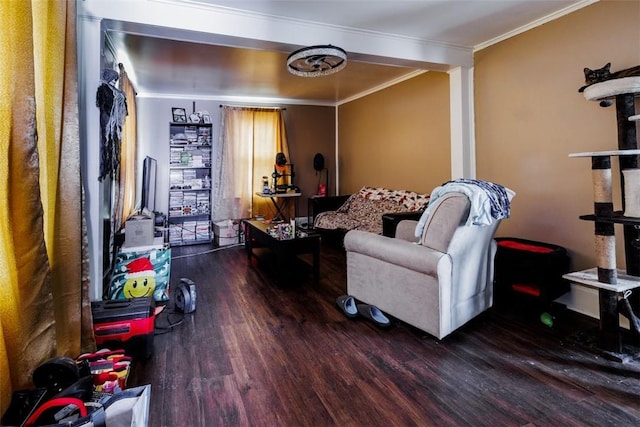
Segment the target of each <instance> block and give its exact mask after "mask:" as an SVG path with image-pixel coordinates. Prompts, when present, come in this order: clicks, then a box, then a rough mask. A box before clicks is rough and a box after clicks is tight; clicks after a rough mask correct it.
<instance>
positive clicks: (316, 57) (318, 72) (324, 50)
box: [287, 45, 347, 77]
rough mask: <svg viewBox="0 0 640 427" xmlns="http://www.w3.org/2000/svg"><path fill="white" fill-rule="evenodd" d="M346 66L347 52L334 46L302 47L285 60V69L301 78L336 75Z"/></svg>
mask: <svg viewBox="0 0 640 427" xmlns="http://www.w3.org/2000/svg"><path fill="white" fill-rule="evenodd" d="M346 66H347V52H345V51H344V50H343V49H340V48H339V47H336V46H331V45H320V46H309V47H303V48H302V49H298V50H296V51H295V52H293V53H292V54H291V55H289V57H288V58H287V69H288V70H289V72H290V73H291V74H295V75H296V76H301V77H320V76H328V75H329V74H333V73H337V72H338V71H340V70H342V69H343V68H344V67H346Z"/></svg>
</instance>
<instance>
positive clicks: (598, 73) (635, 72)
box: [578, 62, 640, 92]
mask: <svg viewBox="0 0 640 427" xmlns="http://www.w3.org/2000/svg"><path fill="white" fill-rule="evenodd" d="M634 76H640V65H638V66H635V67H631V68H627V69H626V70H620V71H616V72H613V73H612V72H611V62H609V63H607V65H605V66H604V67H602V68H597V69H595V70H592V69H590V68H585V69H584V82H585V83H586V84H585V85H584V86H582V87H581V88H580V89H578V92H583V91H584V90H585V88H587V87H588V86H591V85H592V84H594V83H600V82H604V81H607V80H613V79H621V78H623V77H634Z"/></svg>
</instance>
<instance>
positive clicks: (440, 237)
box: [420, 193, 470, 252]
mask: <svg viewBox="0 0 640 427" xmlns="http://www.w3.org/2000/svg"><path fill="white" fill-rule="evenodd" d="M469 206H470V203H469V199H468V198H467V196H465V195H464V194H461V193H448V194H445V195H444V196H442V197H441V198H440V200H438V201H437V202H436V203H435V204H434V206H433V207H432V208H431V211H430V212H429V216H428V217H427V221H426V222H425V224H424V228H423V231H422V237H421V238H420V244H422V245H423V246H427V247H429V248H431V249H435V250H437V251H440V252H447V249H448V248H449V243H450V242H451V239H452V238H453V233H454V232H455V231H456V229H457V228H458V226H459V225H460V224H461V222H462V221H464V220H466V218H467V215H468V214H469Z"/></svg>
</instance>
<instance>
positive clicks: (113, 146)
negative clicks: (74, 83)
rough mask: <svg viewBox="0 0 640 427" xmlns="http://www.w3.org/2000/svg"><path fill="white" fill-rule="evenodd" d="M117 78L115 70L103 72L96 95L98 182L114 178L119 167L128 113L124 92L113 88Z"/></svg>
mask: <svg viewBox="0 0 640 427" xmlns="http://www.w3.org/2000/svg"><path fill="white" fill-rule="evenodd" d="M118 77H119V75H118V72H117V71H115V70H111V69H105V70H103V71H102V79H101V80H100V82H101V84H100V86H99V87H98V92H97V94H96V106H97V107H98V108H99V109H100V134H101V135H100V176H99V177H98V180H100V181H102V180H103V179H104V178H105V177H106V176H108V175H111V176H114V174H115V173H116V172H117V171H118V167H119V165H120V142H121V141H122V126H123V124H124V119H125V117H126V116H127V113H128V112H127V98H126V96H125V94H124V92H122V91H121V90H120V89H118V88H117V87H115V82H116V81H117V80H118Z"/></svg>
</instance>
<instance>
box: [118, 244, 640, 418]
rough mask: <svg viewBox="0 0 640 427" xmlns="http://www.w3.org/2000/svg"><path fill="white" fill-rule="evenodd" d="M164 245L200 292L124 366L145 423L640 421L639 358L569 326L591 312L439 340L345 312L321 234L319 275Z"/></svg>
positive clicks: (484, 324) (175, 269) (493, 322)
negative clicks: (619, 358) (290, 273)
mask: <svg viewBox="0 0 640 427" xmlns="http://www.w3.org/2000/svg"><path fill="white" fill-rule="evenodd" d="M172 252H173V255H174V259H173V261H172V266H171V285H172V286H173V287H175V286H176V285H177V283H178V282H179V279H180V278H181V277H188V278H190V279H192V280H193V281H194V282H195V283H196V286H197V294H198V306H197V310H196V312H194V313H190V314H187V315H184V320H183V322H182V323H181V324H179V325H176V326H175V327H174V328H172V330H171V331H169V332H167V333H163V334H160V335H156V337H155V351H154V354H153V356H152V357H151V358H150V359H149V360H146V361H140V362H136V363H135V364H134V366H133V372H132V375H131V377H130V379H129V385H138V384H151V386H152V392H151V405H150V425H152V426H171V427H174V426H176V427H180V426H363V425H367V426H389V425H393V426H412V425H415V426H429V425H434V426H442V425H446V426H467V425H473V426H484V425H486V426H525V425H545V426H546V425H563V426H571V425H598V426H608V425H612V426H613V425H615V426H632V425H640V362H637V361H635V362H631V363H626V364H621V363H617V362H612V361H609V360H606V359H604V358H602V357H601V356H599V355H597V354H594V353H591V352H589V351H588V350H585V349H584V348H582V347H579V346H577V345H575V344H573V343H572V342H571V341H570V340H569V339H568V337H569V336H570V335H571V334H572V333H575V332H577V331H579V330H580V329H581V328H584V327H586V326H589V327H593V326H594V325H595V323H594V322H593V320H592V319H587V318H584V317H583V316H580V315H576V314H571V313H563V314H562V315H559V316H558V318H557V319H556V325H555V326H554V328H548V327H547V326H544V325H543V324H542V323H541V322H539V320H537V319H536V318H534V317H532V316H524V315H522V313H520V312H518V310H502V309H501V310H498V309H497V308H494V309H491V310H489V312H487V313H485V314H483V315H481V316H479V317H477V318H476V319H473V320H472V321H471V322H469V323H468V324H466V325H464V326H463V327H462V328H460V329H459V330H458V331H456V332H454V333H453V334H452V335H450V336H448V337H446V338H445V339H443V340H437V339H435V338H433V337H431V336H429V335H427V334H426V333H424V332H422V331H419V330H417V329H416V328H413V327H411V326H408V325H406V324H404V323H402V322H398V321H396V320H395V319H394V322H393V326H392V327H391V328H389V329H380V328H378V327H376V326H375V325H373V324H371V323H369V322H368V321H366V320H364V319H349V318H347V317H345V316H344V314H343V313H342V312H340V310H339V309H338V308H337V307H336V304H335V299H336V297H337V296H339V295H341V294H344V293H345V289H346V262H345V255H344V251H343V250H342V249H341V248H340V247H339V246H335V245H328V244H326V243H323V245H322V251H321V266H322V267H321V277H320V284H319V285H317V286H314V285H313V284H312V280H311V275H310V274H309V271H308V269H302V270H300V271H299V272H298V273H299V274H298V275H296V276H295V277H294V278H293V280H289V281H286V282H282V283H280V282H276V281H274V278H273V277H272V276H271V275H270V274H269V273H268V272H266V271H265V270H263V269H262V268H261V267H260V266H259V265H258V263H257V262H256V261H255V260H252V261H248V260H247V257H246V254H245V252H244V249H243V248H242V247H231V248H226V249H223V250H217V251H211V250H210V248H209V247H207V246H191V247H180V248H173V249H172ZM172 308H173V305H172V303H171V302H170V303H169V304H167V307H166V309H165V311H166V312H167V313H168V312H169V311H171V310H172ZM162 320H166V319H163V318H162V315H161V317H160V318H159V319H158V322H157V323H158V325H160V324H161V321H162ZM165 324H166V323H165ZM158 332H166V330H162V331H160V330H159V331H158Z"/></svg>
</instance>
